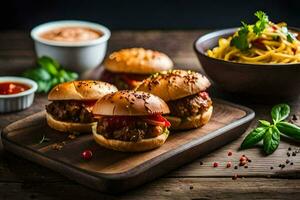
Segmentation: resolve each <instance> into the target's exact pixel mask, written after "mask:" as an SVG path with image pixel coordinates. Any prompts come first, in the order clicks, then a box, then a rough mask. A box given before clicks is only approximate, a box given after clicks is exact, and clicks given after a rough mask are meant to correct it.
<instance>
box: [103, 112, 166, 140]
mask: <svg viewBox="0 0 300 200" xmlns="http://www.w3.org/2000/svg"><path fill="white" fill-rule="evenodd" d="M117 118H118V117H112V118H106V117H102V118H100V119H99V121H98V127H97V133H98V134H101V135H103V136H104V137H105V138H107V139H115V140H122V141H130V142H138V141H140V140H142V139H144V138H154V137H157V136H158V135H160V134H162V133H163V132H164V127H161V126H154V125H151V124H148V123H146V122H145V121H142V120H139V119H131V120H130V119H125V120H124V119H120V118H119V119H117ZM112 120H114V122H112ZM117 120H118V121H117Z"/></svg>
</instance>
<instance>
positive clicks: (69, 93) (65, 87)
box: [48, 80, 118, 101]
mask: <svg viewBox="0 0 300 200" xmlns="http://www.w3.org/2000/svg"><path fill="white" fill-rule="evenodd" d="M117 90H118V89H117V88H116V87H115V86H114V85H111V84H109V83H106V82H102V81H92V80H83V81H71V82H66V83H61V84H58V85H56V86H55V87H54V88H53V89H52V90H51V91H50V93H49V94H48V100H50V101H54V100H97V99H99V98H101V97H103V96H104V95H106V94H109V93H112V92H116V91H117Z"/></svg>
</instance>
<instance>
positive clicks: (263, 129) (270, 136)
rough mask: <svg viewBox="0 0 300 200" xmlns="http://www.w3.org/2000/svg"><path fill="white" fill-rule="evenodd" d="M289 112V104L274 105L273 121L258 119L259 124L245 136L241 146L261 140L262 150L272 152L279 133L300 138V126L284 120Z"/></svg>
mask: <svg viewBox="0 0 300 200" xmlns="http://www.w3.org/2000/svg"><path fill="white" fill-rule="evenodd" d="M289 114H290V107H289V105H287V104H278V105H275V106H274V107H273V108H272V110H271V116H272V120H273V122H272V123H270V122H268V121H266V120H259V125H258V126H257V127H256V128H255V129H254V130H252V131H251V132H250V133H249V134H248V135H247V136H246V138H245V139H244V141H243V143H242V144H241V148H242V149H246V148H250V147H252V146H254V145H255V144H257V143H258V142H260V141H261V140H263V149H264V152H265V153H266V154H272V153H273V152H274V151H275V150H276V149H277V148H278V146H279V143H280V135H281V134H284V135H286V136H288V137H290V138H293V139H296V140H300V127H298V126H296V125H295V124H291V123H289V122H287V121H284V120H285V119H286V118H287V117H288V116H289Z"/></svg>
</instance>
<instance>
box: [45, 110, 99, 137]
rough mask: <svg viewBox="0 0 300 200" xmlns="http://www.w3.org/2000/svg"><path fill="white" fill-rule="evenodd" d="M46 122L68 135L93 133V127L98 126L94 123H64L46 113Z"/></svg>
mask: <svg viewBox="0 0 300 200" xmlns="http://www.w3.org/2000/svg"><path fill="white" fill-rule="evenodd" d="M46 120H47V123H48V125H49V126H50V127H51V128H53V129H55V130H57V131H60V132H68V133H76V132H78V133H91V132H92V126H93V125H94V124H97V123H96V122H92V123H74V122H63V121H59V120H56V119H54V118H53V117H52V115H51V114H49V113H47V112H46Z"/></svg>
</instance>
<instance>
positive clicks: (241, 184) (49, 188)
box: [0, 178, 300, 200]
mask: <svg viewBox="0 0 300 200" xmlns="http://www.w3.org/2000/svg"><path fill="white" fill-rule="evenodd" d="M236 188H238V189H236ZM299 189H300V180H286V179H284V180H283V179H272V180H270V179H260V178H259V179H253V178H249V179H238V180H235V181H233V180H232V179H231V178H207V179H203V178H200V179H199V178H177V179H174V178H161V179H159V180H158V181H155V182H152V183H149V184H147V185H144V186H142V187H140V188H139V189H138V190H134V191H129V192H127V193H125V194H120V195H114V196H113V195H108V194H101V193H98V192H96V191H93V190H90V189H88V188H86V187H83V186H80V185H78V184H76V183H73V182H70V181H62V182H21V183H9V182H6V183H0V199H3V200H4V199H24V200H26V199H71V200H73V199H74V197H76V199H120V200H129V199H130V200H135V199H141V198H143V199H194V200H196V199H233V198H234V199H298V198H299V195H300V190H299ZM75 195H76V196H75Z"/></svg>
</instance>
